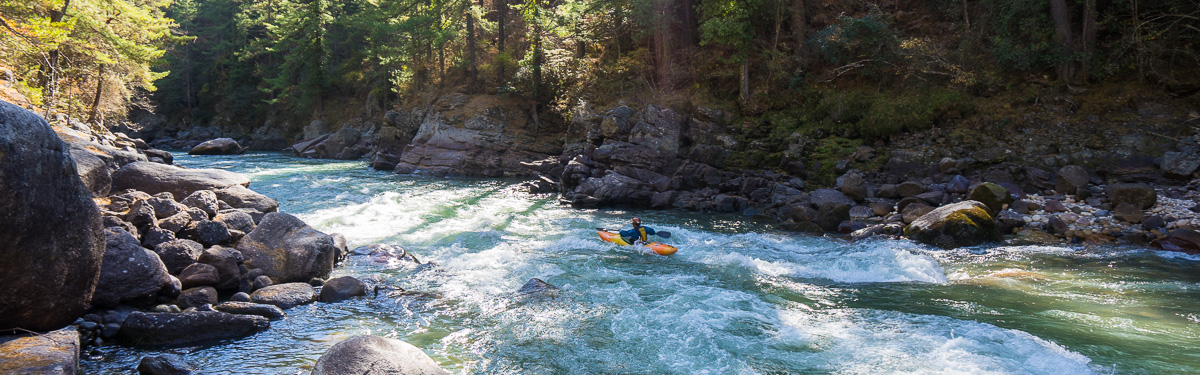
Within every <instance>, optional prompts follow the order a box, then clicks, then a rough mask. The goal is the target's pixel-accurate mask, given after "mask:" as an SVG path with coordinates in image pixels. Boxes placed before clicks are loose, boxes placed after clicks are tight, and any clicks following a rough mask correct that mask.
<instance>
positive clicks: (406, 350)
mask: <svg viewBox="0 0 1200 375" xmlns="http://www.w3.org/2000/svg"><path fill="white" fill-rule="evenodd" d="M366 373H372V374H422V375H436V374H449V372H447V371H446V370H443V369H442V368H441V367H439V366H438V364H437V362H434V361H433V358H430V357H429V355H428V354H425V352H423V351H421V349H420V348H417V347H415V346H413V345H412V344H409V343H406V342H403V341H400V340H396V339H389V338H385V337H379V336H374V335H362V336H355V337H351V338H349V339H346V340H344V341H342V342H339V343H337V344H334V345H333V347H331V348H329V350H327V351H325V353H324V354H322V355H321V358H319V359H317V364H316V366H314V367H313V371H312V375H351V374H354V375H357V374H366Z"/></svg>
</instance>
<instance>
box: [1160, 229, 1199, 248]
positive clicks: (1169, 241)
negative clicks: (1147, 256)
mask: <svg viewBox="0 0 1200 375" xmlns="http://www.w3.org/2000/svg"><path fill="white" fill-rule="evenodd" d="M1150 245H1151V246H1153V247H1154V248H1156V249H1161V250H1168V251H1179V252H1184V253H1188V254H1200V233H1198V232H1196V231H1194V230H1191V229H1183V228H1181V229H1176V230H1174V231H1171V234H1169V235H1167V236H1166V237H1164V238H1161V239H1157V240H1154V242H1152V243H1151V244H1150Z"/></svg>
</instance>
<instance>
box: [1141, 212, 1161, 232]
mask: <svg viewBox="0 0 1200 375" xmlns="http://www.w3.org/2000/svg"><path fill="white" fill-rule="evenodd" d="M1166 226H1167V222H1166V220H1163V217H1162V216H1159V215H1151V216H1149V217H1146V220H1145V221H1143V222H1142V228H1143V229H1145V230H1155V229H1161V228H1163V227H1166Z"/></svg>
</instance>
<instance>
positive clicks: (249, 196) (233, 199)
mask: <svg viewBox="0 0 1200 375" xmlns="http://www.w3.org/2000/svg"><path fill="white" fill-rule="evenodd" d="M213 192H214V193H216V194H217V199H220V200H221V201H222V202H225V203H228V204H229V205H230V206H233V207H234V208H250V209H255V210H258V211H259V212H264V213H266V212H275V211H277V210H278V209H279V202H277V201H275V200H274V199H271V198H270V197H267V196H266V195H262V194H259V193H257V192H255V191H253V190H250V189H247V188H246V187H244V186H241V185H234V186H230V187H227V188H224V189H219V190H215V191H213Z"/></svg>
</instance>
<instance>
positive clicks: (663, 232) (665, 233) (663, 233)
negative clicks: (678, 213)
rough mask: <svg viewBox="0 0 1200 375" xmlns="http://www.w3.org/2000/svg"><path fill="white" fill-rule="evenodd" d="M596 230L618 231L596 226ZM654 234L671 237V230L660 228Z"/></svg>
mask: <svg viewBox="0 0 1200 375" xmlns="http://www.w3.org/2000/svg"><path fill="white" fill-rule="evenodd" d="M596 230H600V231H605V232H620V230H616V229H607V228H596ZM654 235H656V236H659V237H662V238H671V232H667V231H662V230H660V231H656V232H654Z"/></svg>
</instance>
